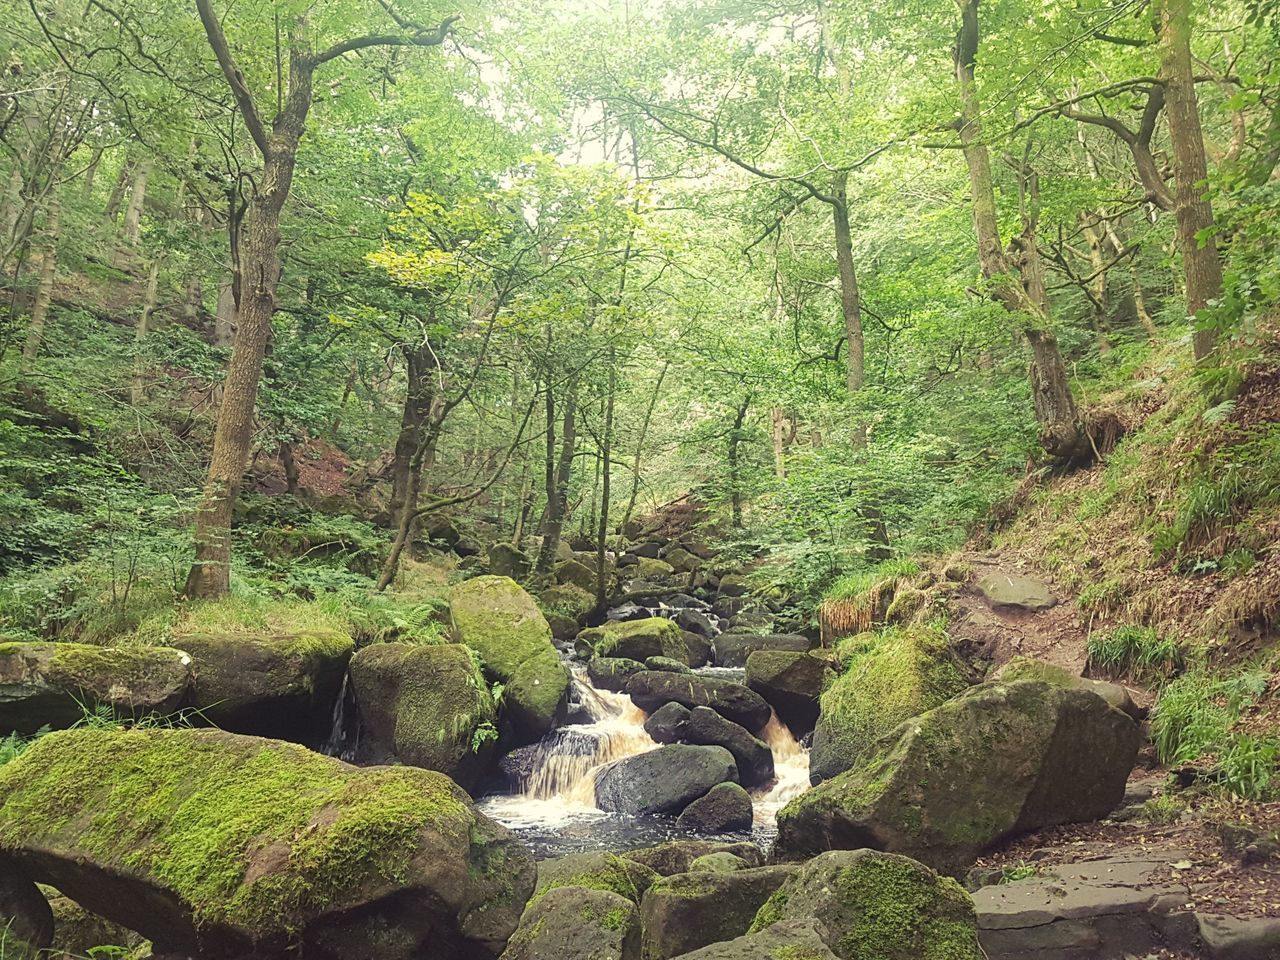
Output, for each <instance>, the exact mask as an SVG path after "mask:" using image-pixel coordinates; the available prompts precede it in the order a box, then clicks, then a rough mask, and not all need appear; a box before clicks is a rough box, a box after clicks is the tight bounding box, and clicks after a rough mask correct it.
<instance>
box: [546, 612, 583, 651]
mask: <svg viewBox="0 0 1280 960" xmlns="http://www.w3.org/2000/svg"><path fill="white" fill-rule="evenodd" d="M546 616H547V626H549V627H550V628H551V636H552V637H553V638H554V639H556V640H560V641H565V642H567V641H569V640H572V639H573V638H574V637H576V636H577V635H578V621H577V620H575V619H573V617H566V616H565V615H564V614H560V613H548V614H547V615H546ZM568 646H569V648H572V646H573V645H572V644H568Z"/></svg>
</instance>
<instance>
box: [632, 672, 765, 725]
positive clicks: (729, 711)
mask: <svg viewBox="0 0 1280 960" xmlns="http://www.w3.org/2000/svg"><path fill="white" fill-rule="evenodd" d="M626 692H627V695H628V696H629V697H631V702H632V703H634V704H635V705H636V706H637V707H639V708H640V709H641V710H643V711H645V713H653V712H654V711H655V710H657V709H658V708H659V707H661V706H663V705H664V704H667V703H678V704H680V705H681V706H684V707H688V708H689V709H690V710H692V709H693V708H694V707H710V708H711V709H712V710H714V711H715V712H716V713H718V714H720V715H721V716H722V717H724V718H726V719H728V720H732V721H733V722H734V723H736V724H738V725H739V726H742V727H746V728H747V730H749V731H751V732H752V733H754V732H756V731H758V730H761V729H763V727H764V725H765V724H766V723H768V722H769V717H770V716H771V715H772V714H771V711H770V710H769V704H767V703H765V702H764V698H763V697H761V696H760V695H759V694H758V693H755V692H753V691H751V690H748V689H747V688H746V687H745V686H743V685H742V684H740V683H734V682H733V681H732V680H724V679H721V678H720V677H702V676H698V675H696V674H694V675H689V674H681V673H664V672H662V671H660V670H646V671H644V672H643V673H637V674H635V675H634V676H633V677H631V679H630V680H628V681H627V686H626Z"/></svg>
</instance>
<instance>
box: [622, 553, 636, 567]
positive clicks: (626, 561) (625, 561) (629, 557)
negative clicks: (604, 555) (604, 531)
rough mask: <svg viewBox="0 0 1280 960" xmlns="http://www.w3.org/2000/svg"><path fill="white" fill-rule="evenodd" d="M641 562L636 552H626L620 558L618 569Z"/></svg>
mask: <svg viewBox="0 0 1280 960" xmlns="http://www.w3.org/2000/svg"><path fill="white" fill-rule="evenodd" d="M639 562H640V558H639V557H637V556H635V555H634V554H630V553H624V554H623V555H622V556H620V557H619V558H618V569H622V568H623V567H634V566H635V565H636V564H638V563H639Z"/></svg>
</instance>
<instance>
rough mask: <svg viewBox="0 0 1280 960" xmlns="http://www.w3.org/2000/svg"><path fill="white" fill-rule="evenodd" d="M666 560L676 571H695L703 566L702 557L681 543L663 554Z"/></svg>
mask: <svg viewBox="0 0 1280 960" xmlns="http://www.w3.org/2000/svg"><path fill="white" fill-rule="evenodd" d="M662 559H663V560H665V561H666V562H667V563H668V564H669V565H670V566H671V569H673V570H674V571H675V572H676V573H693V572H694V571H695V570H697V569H698V568H699V567H701V566H702V558H701V557H698V556H695V555H694V554H692V553H690V552H689V551H688V550H686V549H685V548H684V547H682V546H680V545H678V544H677V545H676V546H673V547H671V548H669V549H668V550H667V552H666V553H665V554H663V556H662Z"/></svg>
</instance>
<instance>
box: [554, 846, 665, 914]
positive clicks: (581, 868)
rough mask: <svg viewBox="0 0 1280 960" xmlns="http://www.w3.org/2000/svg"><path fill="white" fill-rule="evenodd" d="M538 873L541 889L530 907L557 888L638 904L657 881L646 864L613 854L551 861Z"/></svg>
mask: <svg viewBox="0 0 1280 960" xmlns="http://www.w3.org/2000/svg"><path fill="white" fill-rule="evenodd" d="M539 870H540V871H541V872H540V873H539V876H538V887H537V890H535V891H534V894H533V899H532V900H530V901H529V905H530V906H532V905H533V904H534V903H536V902H537V901H538V900H539V899H541V898H542V897H543V896H545V895H546V894H547V893H548V892H549V891H551V890H555V889H556V888H558V887H582V888H584V889H586V890H604V891H607V892H609V893H616V894H617V895H618V896H620V897H624V898H625V899H627V900H630V901H631V902H632V903H634V904H639V903H640V898H641V897H642V896H644V892H645V891H646V890H648V889H649V887H650V886H651V885H652V884H653V883H654V881H655V880H657V879H658V875H657V874H656V873H654V871H652V870H650V869H649V868H648V867H646V866H644V865H643V864H639V863H636V862H635V861H634V860H627V859H626V858H624V857H619V856H617V855H615V854H612V853H585V854H571V855H569V856H567V857H562V858H561V859H559V860H554V861H550V862H549V863H548V864H546V865H544V866H541V867H539Z"/></svg>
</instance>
